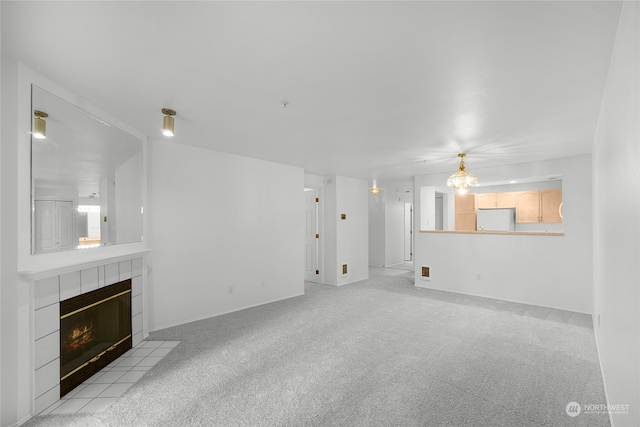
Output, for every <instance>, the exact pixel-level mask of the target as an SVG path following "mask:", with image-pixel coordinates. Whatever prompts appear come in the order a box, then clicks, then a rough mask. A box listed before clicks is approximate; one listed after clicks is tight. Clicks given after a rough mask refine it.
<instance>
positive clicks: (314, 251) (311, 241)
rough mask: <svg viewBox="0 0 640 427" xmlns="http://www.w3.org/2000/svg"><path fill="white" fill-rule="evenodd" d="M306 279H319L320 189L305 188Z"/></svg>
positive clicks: (311, 280)
mask: <svg viewBox="0 0 640 427" xmlns="http://www.w3.org/2000/svg"><path fill="white" fill-rule="evenodd" d="M304 197H305V202H306V221H305V232H304V265H305V267H304V280H306V281H308V282H317V281H318V274H319V270H318V238H319V237H318V202H317V200H318V190H310V189H305V191H304Z"/></svg>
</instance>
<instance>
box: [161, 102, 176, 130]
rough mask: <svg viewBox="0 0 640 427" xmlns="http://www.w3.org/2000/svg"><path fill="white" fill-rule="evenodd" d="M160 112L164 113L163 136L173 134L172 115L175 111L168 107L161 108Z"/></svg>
mask: <svg viewBox="0 0 640 427" xmlns="http://www.w3.org/2000/svg"><path fill="white" fill-rule="evenodd" d="M162 114H164V119H162V134H163V135H164V136H173V125H174V120H173V116H175V115H176V112H175V111H174V110H171V109H169V108H163V109H162Z"/></svg>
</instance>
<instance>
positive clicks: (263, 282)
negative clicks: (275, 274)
mask: <svg viewBox="0 0 640 427" xmlns="http://www.w3.org/2000/svg"><path fill="white" fill-rule="evenodd" d="M260 284H261V285H262V287H263V288H264V287H265V286H267V282H265V281H264V280H263V281H262V282H261V283H260Z"/></svg>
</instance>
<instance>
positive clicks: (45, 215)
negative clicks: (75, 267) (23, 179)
mask: <svg viewBox="0 0 640 427" xmlns="http://www.w3.org/2000/svg"><path fill="white" fill-rule="evenodd" d="M73 218H74V209H73V202H70V201H64V200H36V202H35V250H36V252H37V253H45V252H54V251H60V250H67V249H72V248H73V247H74V246H75V245H76V243H75V232H74V230H75V229H74V228H73Z"/></svg>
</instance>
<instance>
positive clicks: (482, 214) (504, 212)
mask: <svg viewBox="0 0 640 427" xmlns="http://www.w3.org/2000/svg"><path fill="white" fill-rule="evenodd" d="M477 224H478V226H477V230H478V231H514V230H515V225H516V212H515V210H514V209H480V210H478V216H477Z"/></svg>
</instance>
